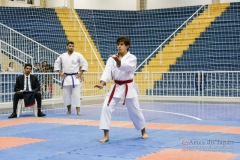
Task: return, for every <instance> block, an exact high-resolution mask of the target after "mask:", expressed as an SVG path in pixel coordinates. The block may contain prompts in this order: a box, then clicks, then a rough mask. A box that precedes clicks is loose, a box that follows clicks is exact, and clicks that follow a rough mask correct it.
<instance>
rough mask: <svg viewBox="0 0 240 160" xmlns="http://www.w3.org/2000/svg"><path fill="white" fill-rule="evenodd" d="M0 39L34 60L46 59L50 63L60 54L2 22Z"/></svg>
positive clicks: (0, 24)
mask: <svg viewBox="0 0 240 160" xmlns="http://www.w3.org/2000/svg"><path fill="white" fill-rule="evenodd" d="M0 40H2V41H4V42H6V43H8V44H9V45H10V46H13V47H15V48H17V49H18V50H20V51H22V52H24V53H26V54H28V55H30V56H32V57H34V61H35V62H42V61H44V60H48V62H49V63H50V64H51V63H53V62H54V61H55V60H56V59H57V57H58V56H59V55H60V54H59V53H57V52H55V51H53V50H51V49H50V48H47V47H46V46H44V45H42V44H40V43H38V42H36V41H34V40H33V39H31V38H29V37H27V36H25V35H23V34H21V33H19V32H17V31H15V30H14V29H12V28H10V27H8V26H6V25H4V24H2V23H0Z"/></svg>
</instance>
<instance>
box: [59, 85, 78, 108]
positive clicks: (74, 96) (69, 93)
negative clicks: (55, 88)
mask: <svg viewBox="0 0 240 160" xmlns="http://www.w3.org/2000/svg"><path fill="white" fill-rule="evenodd" d="M80 98H81V85H75V86H74V88H73V87H72V86H63V101H64V105H65V106H68V105H71V107H80V105H81V100H80Z"/></svg>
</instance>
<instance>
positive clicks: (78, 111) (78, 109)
mask: <svg viewBox="0 0 240 160" xmlns="http://www.w3.org/2000/svg"><path fill="white" fill-rule="evenodd" d="M76 111H77V115H80V107H76Z"/></svg>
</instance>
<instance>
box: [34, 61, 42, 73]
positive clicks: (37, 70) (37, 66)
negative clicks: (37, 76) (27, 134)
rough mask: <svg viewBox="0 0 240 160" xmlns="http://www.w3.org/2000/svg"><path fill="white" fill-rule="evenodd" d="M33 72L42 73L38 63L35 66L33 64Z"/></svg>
mask: <svg viewBox="0 0 240 160" xmlns="http://www.w3.org/2000/svg"><path fill="white" fill-rule="evenodd" d="M33 71H34V72H36V73H41V72H42V69H41V66H40V63H36V64H35V68H34V70H33Z"/></svg>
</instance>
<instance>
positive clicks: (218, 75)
mask: <svg viewBox="0 0 240 160" xmlns="http://www.w3.org/2000/svg"><path fill="white" fill-rule="evenodd" d="M19 74H22V73H3V72H0V103H7V102H12V98H13V94H14V90H13V88H14V84H15V78H16V76H18V75H19ZM34 74H35V75H36V76H38V79H39V81H40V83H41V87H42V88H41V92H42V96H43V99H44V100H45V99H47V100H56V99H62V91H61V84H60V82H61V80H60V79H59V76H58V74H57V73H34ZM101 74H102V73H101V72H99V73H97V72H96V73H84V78H83V79H82V92H81V95H82V97H88V98H92V99H95V98H96V97H97V96H104V95H105V94H106V93H107V91H108V89H109V85H108V86H107V87H105V88H104V89H103V90H99V89H96V88H94V85H96V84H98V83H99V78H98V77H99V75H101ZM136 74H146V73H141V72H137V73H136ZM147 75H149V77H148V78H147V79H145V80H141V82H140V81H135V82H136V83H137V84H138V88H139V90H140V91H141V89H142V88H146V87H145V86H144V85H146V86H148V87H147V89H146V90H144V92H140V93H143V94H141V95H140V96H146V97H149V98H150V99H151V98H153V97H158V98H160V97H172V98H173V99H174V98H176V97H179V98H184V97H185V99H186V100H190V97H191V98H193V97H195V98H202V97H208V98H217V100H218V101H219V100H222V99H224V98H230V101H231V100H232V99H234V98H236V99H239V97H240V83H239V80H240V71H212V72H210V71H201V72H158V73H157V72H155V73H147ZM154 76H158V77H160V76H161V77H162V80H158V81H154ZM149 84H154V85H153V87H152V88H151V86H150V85H149Z"/></svg>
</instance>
